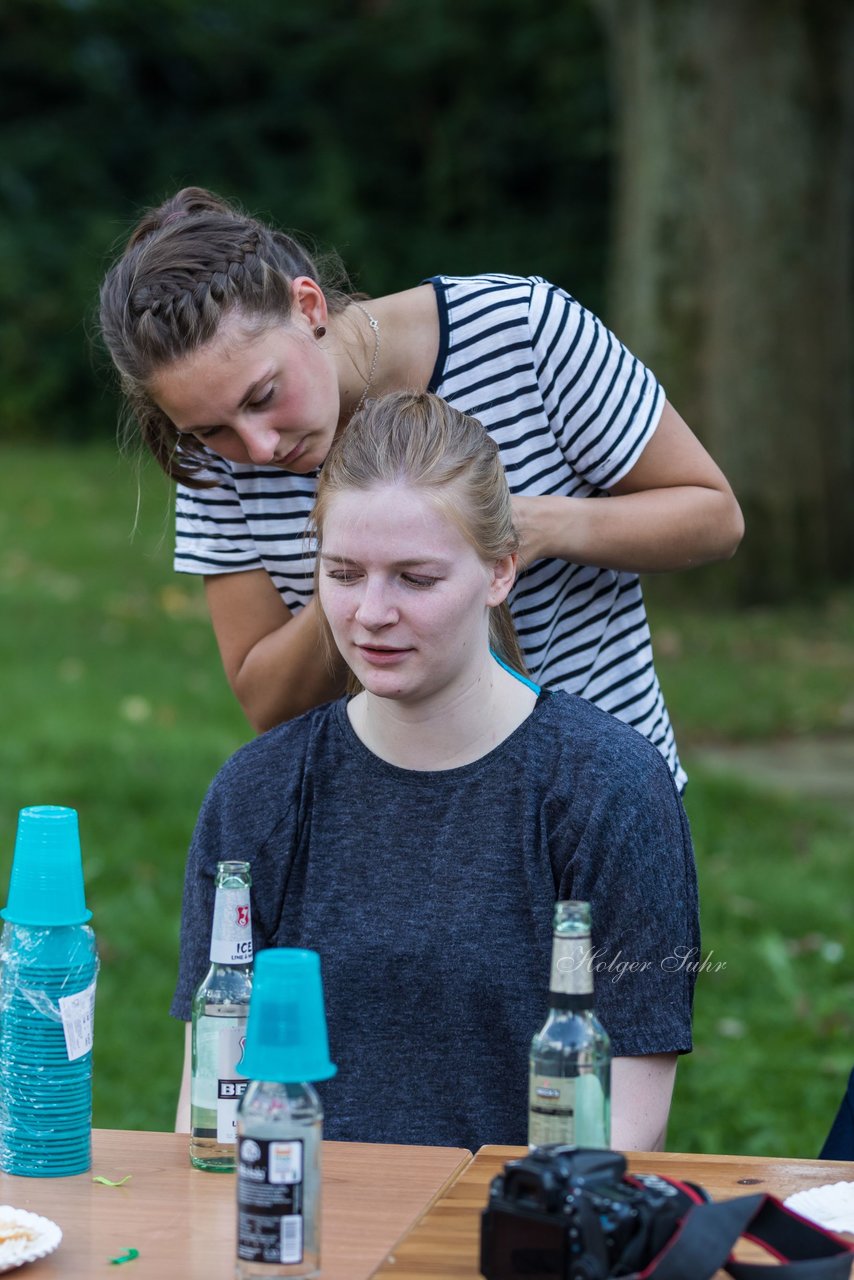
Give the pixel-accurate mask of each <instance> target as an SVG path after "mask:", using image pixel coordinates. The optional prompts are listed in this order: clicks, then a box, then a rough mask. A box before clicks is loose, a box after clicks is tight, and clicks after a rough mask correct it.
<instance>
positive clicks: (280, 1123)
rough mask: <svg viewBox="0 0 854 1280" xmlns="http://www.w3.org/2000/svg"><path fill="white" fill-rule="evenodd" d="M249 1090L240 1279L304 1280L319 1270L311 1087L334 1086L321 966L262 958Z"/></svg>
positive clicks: (310, 957) (241, 1147)
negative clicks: (283, 1279) (318, 1082)
mask: <svg viewBox="0 0 854 1280" xmlns="http://www.w3.org/2000/svg"><path fill="white" fill-rule="evenodd" d="M244 1063H245V1070H246V1073H247V1075H249V1077H250V1083H249V1085H248V1086H247V1088H246V1092H245V1093H244V1095H243V1098H242V1099H241V1102H240V1106H239V1108H238V1113H237V1153H238V1155H237V1270H236V1275H237V1278H238V1280H254V1278H255V1277H266V1280H273V1278H274V1277H275V1278H276V1280H279V1277H290V1278H292V1280H296V1278H297V1277H299V1278H300V1280H307V1278H308V1277H310V1276H316V1275H318V1274H319V1271H320V1201H321V1194H320V1193H321V1174H320V1151H321V1136H322V1130H323V1111H322V1109H321V1104H320V1099H319V1098H318V1096H317V1093H316V1091H315V1090H314V1088H313V1087H312V1086H311V1084H308V1083H307V1082H308V1081H309V1080H328V1079H329V1078H330V1077H331V1076H333V1075H334V1074H335V1071H336V1067H335V1064H334V1063H333V1062H330V1060H329V1045H328V1039H327V1033H326V1014H325V1010H324V1005H323V986H322V982H321V977H320V957H319V956H318V955H317V952H315V951H304V950H299V949H291V948H285V947H282V948H278V949H274V950H270V951H261V952H259V954H258V961H257V968H256V972H255V990H254V992H253V996H252V1006H251V1009H250V1012H249V1025H248V1028H247V1039H246V1054H245V1057H244Z"/></svg>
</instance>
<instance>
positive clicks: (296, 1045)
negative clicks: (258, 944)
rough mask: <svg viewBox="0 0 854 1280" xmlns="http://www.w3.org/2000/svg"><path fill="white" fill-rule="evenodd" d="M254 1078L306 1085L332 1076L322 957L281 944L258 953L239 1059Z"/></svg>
mask: <svg viewBox="0 0 854 1280" xmlns="http://www.w3.org/2000/svg"><path fill="white" fill-rule="evenodd" d="M237 1068H238V1070H239V1071H240V1074H241V1075H243V1076H246V1077H247V1078H248V1079H250V1080H271V1081H277V1082H279V1083H280V1084H300V1083H302V1082H304V1081H311V1080H328V1079H329V1077H330V1076H334V1075H335V1072H336V1071H337V1070H338V1068H337V1067H336V1066H335V1063H334V1062H330V1061H329V1041H328V1037H327V1031H326V1011H325V1009H324V1005H323V983H322V981H321V977H320V956H319V955H318V954H317V952H316V951H302V950H299V949H297V948H291V947H277V948H275V949H273V950H270V951H259V952H258V954H257V955H256V957H255V970H254V974H253V978H252V997H251V999H250V1002H249V1019H248V1021H247V1024H246V1046H245V1048H244V1050H243V1057H242V1058H241V1060H240V1062H239V1063H238V1064H237Z"/></svg>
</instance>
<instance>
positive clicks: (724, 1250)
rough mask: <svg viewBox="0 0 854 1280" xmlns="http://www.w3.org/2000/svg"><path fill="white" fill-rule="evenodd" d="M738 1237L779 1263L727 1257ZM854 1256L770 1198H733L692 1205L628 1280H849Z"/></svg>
mask: <svg viewBox="0 0 854 1280" xmlns="http://www.w3.org/2000/svg"><path fill="white" fill-rule="evenodd" d="M741 1236H744V1238H745V1239H746V1240H751V1241H753V1242H754V1243H756V1244H760V1245H763V1246H764V1247H765V1249H767V1250H768V1252H769V1253H770V1254H771V1255H772V1256H773V1257H774V1258H776V1259H778V1261H777V1262H774V1263H770V1262H769V1263H762V1262H759V1263H756V1262H737V1261H736V1260H735V1259H734V1258H733V1257H732V1256H731V1251H732V1248H733V1246H734V1245H735V1243H736V1241H737V1240H738V1239H739V1238H740V1237H741ZM852 1255H854V1244H849V1243H847V1242H846V1241H844V1240H841V1239H840V1238H839V1237H838V1236H836V1235H834V1234H833V1233H832V1232H830V1231H826V1230H825V1229H824V1228H823V1227H819V1226H817V1225H816V1224H815V1223H812V1222H808V1221H807V1219H806V1218H802V1217H801V1216H800V1214H797V1213H793V1212H792V1210H791V1209H787V1208H786V1206H785V1205H784V1204H782V1203H781V1202H780V1201H779V1200H777V1199H776V1198H775V1197H774V1196H769V1195H753V1196H737V1197H736V1198H735V1199H734V1200H721V1201H719V1202H717V1203H715V1204H696V1205H694V1206H693V1208H692V1209H690V1210H689V1212H688V1213H687V1214H686V1215H685V1217H684V1218H683V1220H682V1223H681V1225H680V1227H679V1230H678V1231H677V1232H676V1234H675V1235H674V1236H673V1237H672V1238H671V1239H670V1240H669V1241H668V1243H667V1246H666V1247H665V1248H664V1249H662V1251H661V1253H659V1254H658V1256H657V1257H656V1258H655V1259H654V1260H653V1261H652V1262H650V1263H649V1264H648V1266H646V1267H645V1268H644V1270H643V1271H638V1272H636V1273H635V1275H634V1276H633V1277H632V1280H685V1278H686V1276H690V1277H691V1280H710V1277H712V1276H713V1275H714V1274H715V1272H716V1271H718V1270H721V1269H722V1270H724V1271H726V1272H727V1273H728V1275H730V1276H732V1277H733V1280H848V1278H849V1275H850V1273H851V1263H852Z"/></svg>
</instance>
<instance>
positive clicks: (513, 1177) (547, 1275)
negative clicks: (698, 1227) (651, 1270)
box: [480, 1143, 710, 1280]
mask: <svg viewBox="0 0 854 1280" xmlns="http://www.w3.org/2000/svg"><path fill="white" fill-rule="evenodd" d="M709 1199H710V1197H709V1195H708V1194H707V1192H705V1191H704V1190H703V1189H702V1187H698V1186H695V1185H694V1183H691V1182H676V1181H673V1180H671V1179H670V1178H661V1177H657V1176H656V1175H654V1174H640V1173H633V1174H627V1173H626V1161H625V1159H624V1157H623V1156H622V1155H620V1153H619V1152H617V1151H601V1150H598V1149H596V1150H594V1149H591V1148H586V1147H574V1146H566V1145H564V1144H562V1143H551V1144H548V1145H545V1146H542V1147H537V1148H535V1149H534V1150H533V1151H532V1152H531V1153H530V1155H527V1156H525V1157H524V1159H522V1160H514V1161H512V1162H511V1163H510V1164H508V1165H505V1167H504V1172H503V1173H500V1174H499V1175H498V1176H497V1177H496V1178H493V1180H492V1184H491V1186H490V1190H489V1202H488V1204H487V1207H486V1208H485V1209H484V1211H483V1214H482V1217H481V1235H480V1269H481V1273H482V1274H483V1275H484V1276H485V1277H486V1280H609V1277H616V1276H632V1275H635V1274H637V1272H639V1271H643V1269H644V1268H645V1267H647V1266H648V1265H649V1264H650V1263H651V1262H652V1261H653V1260H654V1259H655V1258H656V1257H657V1256H658V1254H659V1253H661V1251H662V1249H664V1247H665V1246H666V1245H667V1242H668V1241H669V1240H670V1239H671V1237H672V1236H673V1234H674V1233H675V1231H676V1230H677V1228H678V1227H679V1224H680V1222H681V1221H682V1219H683V1218H684V1216H685V1215H686V1213H687V1212H688V1210H689V1209H690V1208H691V1207H692V1206H693V1205H695V1204H702V1203H704V1202H706V1201H708V1200H709Z"/></svg>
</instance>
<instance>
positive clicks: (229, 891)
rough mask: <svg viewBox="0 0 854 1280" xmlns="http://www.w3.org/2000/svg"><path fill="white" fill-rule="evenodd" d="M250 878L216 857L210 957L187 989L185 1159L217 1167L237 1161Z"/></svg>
mask: <svg viewBox="0 0 854 1280" xmlns="http://www.w3.org/2000/svg"><path fill="white" fill-rule="evenodd" d="M251 884H252V879H251V876H250V874H249V863H248V862H219V863H217V874H216V901H215V905H214V919H213V930H212V933H211V965H210V968H209V969H208V971H207V973H206V974H205V976H204V978H203V979H202V981H201V982H200V983H199V986H198V988H197V990H196V993H195V995H194V996H193V1027H192V1079H191V1086H190V1161H191V1163H192V1164H193V1165H195V1167H196V1168H197V1169H208V1170H210V1171H212V1172H219V1173H228V1172H232V1171H233V1170H234V1167H235V1142H236V1138H237V1104H238V1102H239V1101H240V1098H241V1097H242V1095H243V1091H244V1089H245V1088H246V1079H245V1077H244V1076H242V1075H241V1074H240V1073H239V1072H238V1070H237V1063H238V1062H239V1061H240V1059H241V1057H242V1055H243V1046H244V1042H245V1038H246V1018H247V1015H248V1013H249V998H250V996H251V995H252V916H251V912H250V907H249V889H250V886H251Z"/></svg>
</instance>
